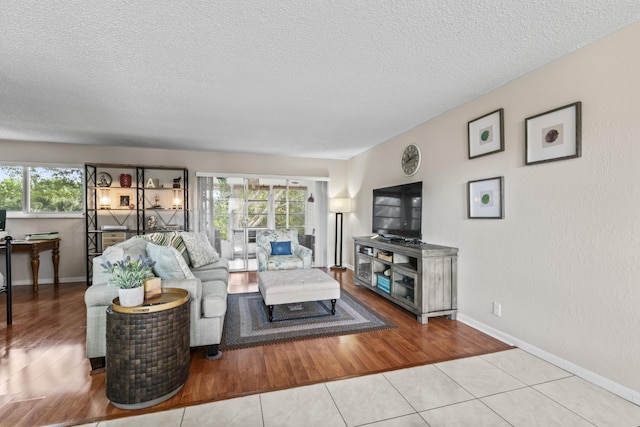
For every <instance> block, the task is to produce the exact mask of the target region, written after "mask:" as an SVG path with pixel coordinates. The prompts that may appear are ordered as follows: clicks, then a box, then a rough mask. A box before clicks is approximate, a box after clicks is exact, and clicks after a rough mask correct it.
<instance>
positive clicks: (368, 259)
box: [353, 236, 458, 324]
mask: <svg viewBox="0 0 640 427" xmlns="http://www.w3.org/2000/svg"><path fill="white" fill-rule="evenodd" d="M353 243H354V251H353V254H354V273H353V282H354V283H355V284H356V285H361V286H364V287H366V288H367V289H370V290H371V291H373V292H375V293H377V294H379V295H381V296H383V297H385V298H387V299H388V300H390V301H392V302H394V303H395V304H397V305H399V306H401V307H403V308H405V309H406V310H408V311H410V312H411V313H413V314H415V315H416V317H417V320H418V322H420V323H423V324H424V323H427V322H428V321H429V317H433V316H447V317H448V318H450V319H452V320H455V318H456V315H457V313H458V249H457V248H451V247H448V246H439V245H432V244H428V243H418V244H416V243H411V242H404V241H393V240H386V239H382V238H380V237H373V238H372V237H367V236H365V237H354V238H353Z"/></svg>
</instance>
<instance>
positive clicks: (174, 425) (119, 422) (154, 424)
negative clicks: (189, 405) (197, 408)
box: [98, 408, 184, 427]
mask: <svg viewBox="0 0 640 427" xmlns="http://www.w3.org/2000/svg"><path fill="white" fill-rule="evenodd" d="M183 415H184V408H180V409H171V410H169V411H162V412H154V413H151V414H144V415H136V416H134V417H125V418H118V419H115V420H107V421H100V422H99V423H98V427H121V426H122V427H125V426H136V427H180V422H181V421H182V416H183Z"/></svg>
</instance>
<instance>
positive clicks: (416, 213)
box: [372, 181, 422, 240]
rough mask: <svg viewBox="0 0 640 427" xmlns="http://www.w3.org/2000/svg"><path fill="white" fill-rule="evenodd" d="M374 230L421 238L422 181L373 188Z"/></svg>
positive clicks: (395, 235) (385, 235) (389, 235)
mask: <svg viewBox="0 0 640 427" xmlns="http://www.w3.org/2000/svg"><path fill="white" fill-rule="evenodd" d="M372 231H373V232H374V233H376V234H380V235H382V236H383V237H402V238H405V239H418V240H420V239H422V181H420V182H413V183H410V184H403V185H396V186H393V187H386V188H377V189H375V190H373V220H372Z"/></svg>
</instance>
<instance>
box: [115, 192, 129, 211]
mask: <svg viewBox="0 0 640 427" xmlns="http://www.w3.org/2000/svg"><path fill="white" fill-rule="evenodd" d="M119 198H120V204H119V205H118V206H119V207H121V208H122V207H126V208H128V207H129V205H130V204H131V196H130V195H129V194H120V195H119Z"/></svg>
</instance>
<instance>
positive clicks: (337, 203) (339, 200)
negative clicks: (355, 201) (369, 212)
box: [329, 197, 351, 213]
mask: <svg viewBox="0 0 640 427" xmlns="http://www.w3.org/2000/svg"><path fill="white" fill-rule="evenodd" d="M329 210H330V211H331V212H341V213H342V212H351V199H348V198H346V197H336V198H335V199H331V200H329Z"/></svg>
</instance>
